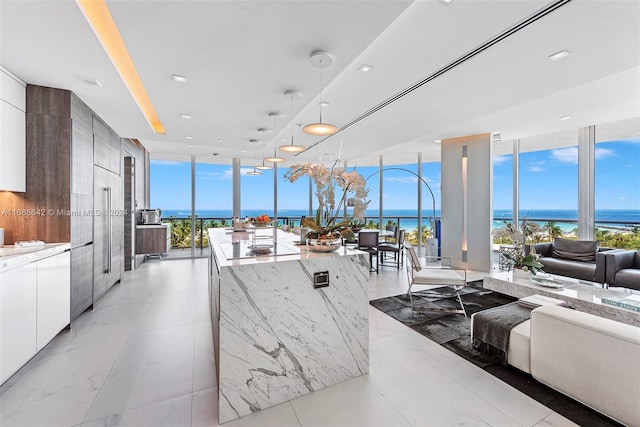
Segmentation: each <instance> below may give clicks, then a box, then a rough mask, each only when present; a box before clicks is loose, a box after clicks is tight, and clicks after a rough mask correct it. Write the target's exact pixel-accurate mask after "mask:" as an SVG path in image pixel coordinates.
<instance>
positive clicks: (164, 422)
mask: <svg viewBox="0 0 640 427" xmlns="http://www.w3.org/2000/svg"><path fill="white" fill-rule="evenodd" d="M191 399H192V396H191V394H188V395H185V396H180V397H176V398H173V399H168V400H165V401H162V402H158V403H154V404H151V405H147V406H143V407H141V408H136V409H132V410H130V411H125V412H122V413H119V414H113V415H110V416H108V417H104V418H98V419H96V420H93V421H89V422H86V423H84V424H82V427H110V426H118V427H141V426H153V427H177V426H190V425H191Z"/></svg>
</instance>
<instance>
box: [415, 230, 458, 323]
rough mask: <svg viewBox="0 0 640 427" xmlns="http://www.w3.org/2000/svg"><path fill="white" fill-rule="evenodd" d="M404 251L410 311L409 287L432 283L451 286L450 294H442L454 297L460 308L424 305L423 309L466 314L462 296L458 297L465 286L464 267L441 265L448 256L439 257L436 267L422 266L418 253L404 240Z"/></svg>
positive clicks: (445, 296) (446, 296)
mask: <svg viewBox="0 0 640 427" xmlns="http://www.w3.org/2000/svg"><path fill="white" fill-rule="evenodd" d="M405 253H406V258H407V262H406V268H407V279H408V281H409V288H408V289H407V295H408V296H409V301H410V302H411V311H413V296H412V293H411V288H412V287H413V286H414V285H433V286H452V287H453V292H451V294H449V295H447V294H443V297H444V298H452V297H456V298H457V300H458V302H459V303H460V307H461V310H456V309H447V308H442V309H435V308H431V307H428V308H427V307H424V309H425V310H433V311H444V312H447V313H460V314H464V316H465V317H468V316H467V311H466V309H465V308H464V303H463V302H462V298H461V297H460V291H461V290H462V289H463V288H464V287H465V286H467V271H466V270H464V269H457V268H456V269H454V268H451V267H449V266H446V265H442V264H443V263H446V261H447V260H448V261H449V262H450V261H451V260H450V259H449V258H446V257H441V258H440V261H441V262H440V265H438V266H436V267H428V266H423V265H422V264H421V263H420V259H419V258H418V254H417V253H416V250H415V248H414V247H413V246H411V244H410V243H408V242H405Z"/></svg>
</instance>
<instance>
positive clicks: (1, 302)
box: [0, 263, 37, 383]
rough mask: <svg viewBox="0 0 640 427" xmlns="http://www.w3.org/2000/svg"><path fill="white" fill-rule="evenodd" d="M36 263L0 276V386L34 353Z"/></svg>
mask: <svg viewBox="0 0 640 427" xmlns="http://www.w3.org/2000/svg"><path fill="white" fill-rule="evenodd" d="M36 269H37V266H36V263H31V264H27V265H24V266H21V267H17V268H14V269H11V270H8V271H5V272H3V273H0V383H3V382H4V381H6V380H7V379H8V378H9V377H10V376H11V375H13V374H14V373H15V372H16V371H17V370H18V369H20V367H21V366H22V365H24V364H25V363H26V362H27V361H28V360H29V359H30V358H31V357H33V356H34V355H35V354H36V352H37V350H36V318H37V315H36V288H37V274H36Z"/></svg>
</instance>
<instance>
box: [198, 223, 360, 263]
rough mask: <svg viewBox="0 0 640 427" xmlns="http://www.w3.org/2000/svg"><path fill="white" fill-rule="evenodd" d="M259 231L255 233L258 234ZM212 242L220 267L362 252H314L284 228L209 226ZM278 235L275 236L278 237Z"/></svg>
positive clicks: (351, 250) (348, 248) (344, 248)
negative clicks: (255, 249) (254, 250)
mask: <svg viewBox="0 0 640 427" xmlns="http://www.w3.org/2000/svg"><path fill="white" fill-rule="evenodd" d="M254 233H255V235H254ZM208 234H209V245H210V246H211V249H212V250H213V251H214V253H215V256H216V259H217V260H218V262H219V263H220V266H230V265H246V264H254V263H264V262H281V261H292V260H303V259H314V258H320V257H327V256H334V257H335V256H340V257H342V256H349V255H354V254H357V253H364V252H360V251H358V250H357V249H354V248H353V247H344V246H343V247H341V248H339V249H338V250H336V251H334V252H329V253H323V252H312V251H310V250H309V249H308V248H307V246H306V245H300V244H299V242H300V235H298V234H294V233H287V232H284V231H282V230H279V229H276V230H275V235H274V229H273V228H271V227H268V228H261V227H257V228H252V229H248V230H246V231H233V229H226V228H209V229H208ZM274 236H275V238H274ZM254 243H255V244H256V246H261V245H262V246H268V245H273V246H274V249H273V250H271V251H269V252H266V251H265V252H260V253H252V251H250V248H251V246H252V245H253V244H254Z"/></svg>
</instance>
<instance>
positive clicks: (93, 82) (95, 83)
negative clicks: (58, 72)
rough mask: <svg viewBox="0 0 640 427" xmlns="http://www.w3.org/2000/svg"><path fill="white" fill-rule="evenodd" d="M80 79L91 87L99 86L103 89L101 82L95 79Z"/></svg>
mask: <svg viewBox="0 0 640 427" xmlns="http://www.w3.org/2000/svg"><path fill="white" fill-rule="evenodd" d="M78 79H80V80H81V81H82V82H84V83H86V84H88V85H91V86H98V87H102V85H101V84H100V82H99V81H98V79H94V78H93V77H82V76H80V77H78Z"/></svg>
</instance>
